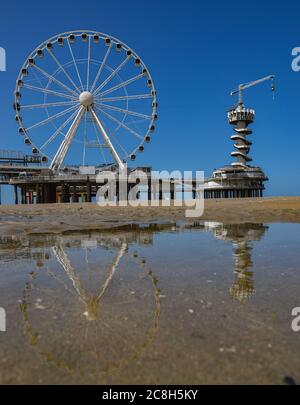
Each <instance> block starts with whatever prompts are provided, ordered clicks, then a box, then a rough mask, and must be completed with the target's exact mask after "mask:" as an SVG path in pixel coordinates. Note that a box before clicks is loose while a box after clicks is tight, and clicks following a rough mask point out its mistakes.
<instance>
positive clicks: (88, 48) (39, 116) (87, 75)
mask: <svg viewBox="0 0 300 405" xmlns="http://www.w3.org/2000/svg"><path fill="white" fill-rule="evenodd" d="M14 108H15V111H16V121H17V123H18V125H19V133H20V134H21V135H22V136H23V137H24V143H25V144H26V145H29V146H30V147H31V148H32V153H33V154H36V155H40V156H41V159H42V161H43V162H47V161H49V167H50V169H52V170H53V171H59V170H60V169H62V168H63V167H64V166H65V165H67V164H69V165H74V164H77V165H78V164H79V165H83V166H86V165H96V166H104V167H107V166H110V165H116V166H118V167H119V168H123V167H124V163H125V162H126V160H128V159H131V160H135V158H136V155H137V153H140V152H143V150H144V147H145V143H149V142H150V140H151V135H152V133H153V131H154V129H155V126H154V123H155V120H156V119H157V99H156V90H155V87H154V83H153V80H152V78H151V75H150V72H149V70H148V69H147V67H146V65H145V64H144V63H143V61H142V59H141V58H140V57H139V56H138V55H137V54H136V53H135V52H134V51H133V50H132V49H131V48H130V47H128V46H127V45H126V44H124V43H123V42H121V41H119V40H118V39H116V38H114V37H112V36H109V35H106V34H103V33H99V32H95V31H89V30H86V31H83V30H80V31H72V32H66V33H62V34H59V35H56V36H54V37H52V38H50V39H48V40H47V41H45V42H43V43H42V44H40V45H39V46H38V47H37V48H36V49H35V50H34V51H33V52H32V53H31V54H30V55H29V57H28V58H27V59H26V61H25V63H24V65H23V66H22V68H21V71H20V73H19V76H18V79H17V84H16V89H15V103H14Z"/></svg>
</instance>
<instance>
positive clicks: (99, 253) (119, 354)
mask: <svg viewBox="0 0 300 405" xmlns="http://www.w3.org/2000/svg"><path fill="white" fill-rule="evenodd" d="M170 228H172V226H170V225H168V226H163V225H160V226H159V225H157V226H154V225H151V226H147V227H139V226H132V227H129V228H123V229H118V230H116V231H115V232H111V231H106V232H103V233H101V234H100V233H90V234H87V235H82V234H79V235H64V236H48V237H47V238H45V239H44V241H43V243H42V246H39V247H35V248H33V246H37V245H38V244H39V243H40V238H39V237H37V240H35V241H34V240H33V239H34V238H31V239H30V243H29V245H30V246H31V251H32V259H34V260H35V263H36V269H35V270H34V271H30V273H29V281H28V282H27V283H26V285H25V288H24V294H23V299H22V302H21V304H20V309H21V312H22V314H23V319H24V327H25V333H26V336H27V338H28V341H29V344H30V345H31V346H32V347H33V348H34V349H35V350H36V351H37V353H38V354H39V355H40V356H41V357H42V359H43V360H44V361H46V362H50V363H52V364H54V365H55V366H58V367H62V368H64V369H65V370H67V371H69V372H80V373H81V374H83V373H84V374H86V373H88V374H94V375H95V374H97V375H98V374H99V373H108V372H110V371H112V370H114V369H120V368H121V367H122V366H124V365H125V364H126V363H128V362H130V361H132V360H133V359H135V360H136V359H137V358H138V357H139V356H140V355H141V354H142V353H143V352H144V351H145V349H146V348H147V347H148V346H149V345H150V343H151V342H152V340H153V338H154V336H155V334H156V333H157V330H158V324H159V316H160V289H159V287H158V280H157V279H156V277H155V275H154V273H153V271H152V270H151V269H150V268H149V267H148V264H147V260H146V258H145V257H140V254H139V251H138V249H137V247H138V246H141V245H146V246H147V245H151V244H152V242H153V239H152V238H153V232H154V231H156V230H162V229H170ZM11 242H12V245H13V246H15V243H14V242H16V241H11ZM36 242H38V243H36ZM16 243H17V246H18V250H19V251H20V249H21V250H22V246H23V245H22V242H20V241H18V242H16ZM20 243H21V245H20ZM25 245H27V244H25ZM27 247H28V246H27ZM24 248H25V247H24V246H23V249H24ZM57 264H58V265H57ZM78 353H80V356H78Z"/></svg>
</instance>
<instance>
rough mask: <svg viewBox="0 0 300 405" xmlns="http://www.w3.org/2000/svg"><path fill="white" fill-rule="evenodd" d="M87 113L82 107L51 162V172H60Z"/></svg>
mask: <svg viewBox="0 0 300 405" xmlns="http://www.w3.org/2000/svg"><path fill="white" fill-rule="evenodd" d="M85 111H86V108H85V107H84V106H81V107H80V109H79V111H78V113H77V115H76V117H75V118H74V121H73V123H72V125H71V126H70V128H69V130H68V132H67V134H66V136H65V138H64V140H63V142H62V144H61V145H60V147H59V149H58V151H57V152H56V154H55V156H54V158H53V160H52V162H51V165H50V169H51V170H58V169H59V168H60V167H61V165H62V164H63V162H64V160H65V157H66V155H67V153H68V150H69V148H70V145H71V143H72V141H73V139H74V136H75V134H76V131H77V128H78V126H79V124H80V121H81V119H82V117H83V115H84V113H85Z"/></svg>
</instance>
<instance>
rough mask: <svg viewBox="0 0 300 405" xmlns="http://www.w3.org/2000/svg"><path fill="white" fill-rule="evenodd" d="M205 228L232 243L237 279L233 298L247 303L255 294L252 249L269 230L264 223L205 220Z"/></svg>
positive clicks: (232, 293) (231, 288)
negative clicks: (230, 222)
mask: <svg viewBox="0 0 300 405" xmlns="http://www.w3.org/2000/svg"><path fill="white" fill-rule="evenodd" d="M204 228H205V229H207V230H209V231H211V232H213V235H214V237H215V238H217V239H221V240H225V241H227V242H230V243H232V246H233V260H234V269H233V271H234V274H235V280H234V282H233V284H232V286H231V287H230V290H229V292H230V295H231V297H232V298H234V299H236V300H238V301H239V302H241V303H245V302H246V300H247V299H248V298H250V297H251V296H252V295H254V294H255V287H254V273H253V271H251V268H252V267H253V261H252V250H253V242H255V241H259V240H261V239H262V237H263V236H264V235H265V233H266V232H267V230H268V228H269V227H268V226H266V225H264V224H253V223H245V224H222V223H217V222H205V223H204Z"/></svg>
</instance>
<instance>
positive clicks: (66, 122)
mask: <svg viewBox="0 0 300 405" xmlns="http://www.w3.org/2000/svg"><path fill="white" fill-rule="evenodd" d="M76 114H77V110H76V111H74V112H73V114H72V115H70V117H69V118H68V119H67V120H66V121H65V122H64V123H62V124H61V126H60V127H58V128H57V130H56V131H55V132H54V133H53V134H52V135H51V136H50V138H49V139H47V141H46V142H45V143H44V144H43V145H42V146H41V147H40V150H41V151H42V150H44V149H45V148H46V147H47V146H48V145H49V144H50V143H51V142H52V141H54V139H55V138H56V137H57V136H58V135H59V134H62V135H64V134H63V133H62V130H63V129H64V128H65V127H66V126H67V125H68V124H69V123H70V122H71V121H72V119H73V118H75V115H76Z"/></svg>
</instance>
